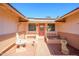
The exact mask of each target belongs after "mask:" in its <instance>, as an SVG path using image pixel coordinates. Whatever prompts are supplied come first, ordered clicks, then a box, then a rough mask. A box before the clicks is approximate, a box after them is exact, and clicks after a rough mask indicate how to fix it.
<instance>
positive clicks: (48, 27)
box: [47, 24, 55, 31]
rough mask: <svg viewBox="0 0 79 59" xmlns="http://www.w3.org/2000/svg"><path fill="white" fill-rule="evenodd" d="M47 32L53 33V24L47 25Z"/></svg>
mask: <svg viewBox="0 0 79 59" xmlns="http://www.w3.org/2000/svg"><path fill="white" fill-rule="evenodd" d="M47 31H55V24H48V26H47Z"/></svg>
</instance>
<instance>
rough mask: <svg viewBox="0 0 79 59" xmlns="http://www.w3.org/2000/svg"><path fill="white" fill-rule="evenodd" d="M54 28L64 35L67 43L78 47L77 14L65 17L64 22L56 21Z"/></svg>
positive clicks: (78, 18) (78, 24)
mask: <svg viewBox="0 0 79 59" xmlns="http://www.w3.org/2000/svg"><path fill="white" fill-rule="evenodd" d="M56 30H57V31H58V32H60V35H61V36H62V37H66V38H67V40H68V43H69V44H70V45H71V46H73V47H74V48H77V49H79V14H78V13H75V14H73V15H71V16H69V17H67V18H66V22H62V23H61V22H57V23H56Z"/></svg>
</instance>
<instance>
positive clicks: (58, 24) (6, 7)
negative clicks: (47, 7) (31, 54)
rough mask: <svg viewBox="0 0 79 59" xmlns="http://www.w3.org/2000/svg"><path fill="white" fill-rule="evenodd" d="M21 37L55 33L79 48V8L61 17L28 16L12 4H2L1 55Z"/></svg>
mask: <svg viewBox="0 0 79 59" xmlns="http://www.w3.org/2000/svg"><path fill="white" fill-rule="evenodd" d="M16 33H18V35H19V37H20V38H21V39H25V40H27V38H35V36H36V35H38V37H44V38H45V37H46V36H47V34H50V35H51V33H52V34H55V35H58V36H60V37H61V38H62V39H63V38H64V39H66V40H67V42H68V44H69V45H70V46H72V47H74V48H76V49H78V50H79V8H77V9H75V10H73V11H71V12H69V13H68V14H66V15H64V16H62V17H60V18H57V19H55V18H50V17H48V18H27V17H25V16H24V15H22V14H21V13H20V12H19V11H17V10H16V9H15V8H13V7H12V6H11V5H10V4H0V55H2V54H3V53H4V52H5V51H6V49H9V48H10V47H12V46H13V45H15V42H16Z"/></svg>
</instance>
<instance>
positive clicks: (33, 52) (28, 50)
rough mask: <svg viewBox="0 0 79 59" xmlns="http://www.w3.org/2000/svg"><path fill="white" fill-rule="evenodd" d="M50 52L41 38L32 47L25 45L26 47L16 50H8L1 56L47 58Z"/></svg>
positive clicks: (14, 48) (13, 48)
mask: <svg viewBox="0 0 79 59" xmlns="http://www.w3.org/2000/svg"><path fill="white" fill-rule="evenodd" d="M48 55H51V54H50V51H49V49H48V47H47V45H46V43H45V42H44V39H43V38H40V39H38V43H37V44H35V45H34V46H33V45H32V44H26V47H20V48H16V46H14V47H12V48H11V49H9V50H8V51H7V52H6V53H4V54H3V55H2V56H48Z"/></svg>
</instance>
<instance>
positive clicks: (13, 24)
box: [0, 8, 17, 35]
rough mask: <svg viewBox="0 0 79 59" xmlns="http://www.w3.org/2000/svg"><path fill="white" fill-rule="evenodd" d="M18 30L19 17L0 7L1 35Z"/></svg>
mask: <svg viewBox="0 0 79 59" xmlns="http://www.w3.org/2000/svg"><path fill="white" fill-rule="evenodd" d="M16 30H17V18H16V17H15V16H13V15H11V14H10V13H8V11H5V10H4V9H1V8H0V35H4V34H9V33H14V32H16Z"/></svg>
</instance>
